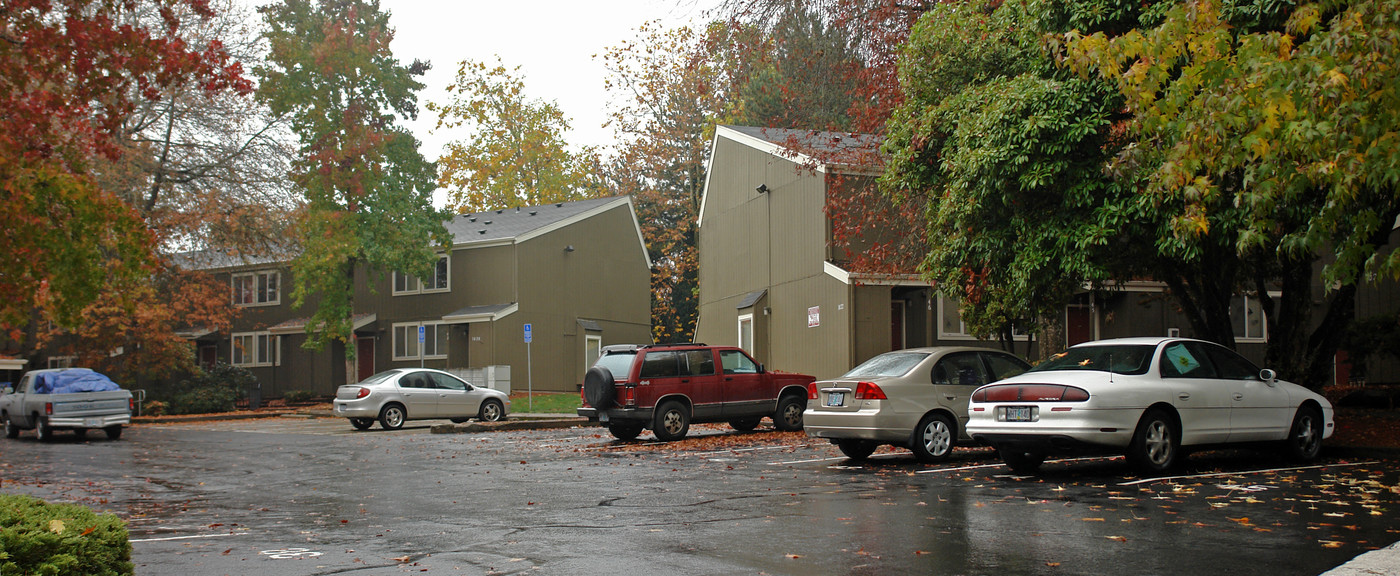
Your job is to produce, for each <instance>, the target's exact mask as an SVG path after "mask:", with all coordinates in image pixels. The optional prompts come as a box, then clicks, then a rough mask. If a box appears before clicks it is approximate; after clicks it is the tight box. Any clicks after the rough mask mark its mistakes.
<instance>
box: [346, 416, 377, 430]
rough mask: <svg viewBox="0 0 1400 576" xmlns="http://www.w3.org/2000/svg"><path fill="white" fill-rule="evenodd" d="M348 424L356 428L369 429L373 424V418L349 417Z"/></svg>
mask: <svg viewBox="0 0 1400 576" xmlns="http://www.w3.org/2000/svg"><path fill="white" fill-rule="evenodd" d="M350 425H351V426H354V427H355V429H356V430H369V427H370V426H373V425H374V419H373V418H351V419H350Z"/></svg>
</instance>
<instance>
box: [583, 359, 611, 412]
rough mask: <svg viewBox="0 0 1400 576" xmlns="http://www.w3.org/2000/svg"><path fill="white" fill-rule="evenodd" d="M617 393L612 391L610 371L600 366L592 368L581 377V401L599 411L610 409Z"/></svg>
mask: <svg viewBox="0 0 1400 576" xmlns="http://www.w3.org/2000/svg"><path fill="white" fill-rule="evenodd" d="M616 397H617V391H616V390H614V389H613V375H612V371H611V370H608V369H607V368H604V367H602V366H594V367H592V368H589V369H588V373H587V374H584V375H583V399H584V400H587V401H588V405H589V406H592V407H594V408H597V409H599V410H606V409H608V408H612V405H613V400H614V399H615V398H616Z"/></svg>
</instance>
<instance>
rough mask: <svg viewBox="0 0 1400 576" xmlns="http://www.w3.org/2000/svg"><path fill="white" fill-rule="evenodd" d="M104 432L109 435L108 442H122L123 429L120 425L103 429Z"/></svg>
mask: <svg viewBox="0 0 1400 576" xmlns="http://www.w3.org/2000/svg"><path fill="white" fill-rule="evenodd" d="M102 431H103V432H106V433H107V439H108V440H120V439H121V437H122V427H121V425H120V424H118V425H115V426H108V427H106V428H103V429H102Z"/></svg>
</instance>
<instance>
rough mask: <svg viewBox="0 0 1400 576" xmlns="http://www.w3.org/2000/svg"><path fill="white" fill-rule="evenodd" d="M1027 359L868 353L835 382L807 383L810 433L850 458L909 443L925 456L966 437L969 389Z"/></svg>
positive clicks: (940, 453)
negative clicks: (867, 356) (874, 355)
mask: <svg viewBox="0 0 1400 576" xmlns="http://www.w3.org/2000/svg"><path fill="white" fill-rule="evenodd" d="M1028 369H1030V365H1029V364H1027V363H1026V361H1024V360H1022V359H1020V358H1018V357H1016V356H1015V355H1013V354H1010V353H1008V352H1003V351H1001V350H993V349H988V348H968V347H936V348H910V349H907V350H895V351H893V352H886V353H884V354H881V355H879V356H876V357H874V358H871V359H869V360H867V361H865V362H864V363H862V364H861V365H860V366H857V367H855V368H854V369H852V370H851V371H850V372H847V373H846V374H845V375H843V376H841V377H840V378H837V379H834V380H823V381H819V382H813V383H812V384H809V385H808V386H807V410H806V412H804V413H803V422H804V426H805V429H806V431H807V435H808V436H811V437H813V438H827V439H830V440H831V442H832V443H833V444H835V445H836V446H837V447H838V448H840V449H841V452H842V453H843V454H845V455H846V456H848V457H850V458H853V459H857V460H860V459H863V458H865V457H867V456H870V454H871V453H872V452H874V451H875V449H876V448H878V447H880V446H881V445H883V444H890V445H894V446H903V447H907V448H909V449H910V450H913V452H914V456H915V457H917V458H918V459H919V460H920V461H923V462H937V461H940V460H943V459H945V458H947V457H948V455H949V454H950V453H952V451H953V447H954V446H956V445H957V444H958V443H959V442H971V438H970V437H968V436H967V434H966V432H965V431H964V427H965V426H966V425H967V404H968V400H969V398H970V397H971V395H972V391H973V390H976V389H977V387H979V386H982V385H984V384H989V383H991V382H995V381H997V380H1001V379H1003V378H1010V377H1012V376H1015V375H1017V374H1020V373H1022V372H1025V371H1026V370H1028Z"/></svg>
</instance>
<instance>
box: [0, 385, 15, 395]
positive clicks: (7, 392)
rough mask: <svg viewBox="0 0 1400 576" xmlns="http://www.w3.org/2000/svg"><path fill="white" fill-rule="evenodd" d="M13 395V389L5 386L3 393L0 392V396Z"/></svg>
mask: <svg viewBox="0 0 1400 576" xmlns="http://www.w3.org/2000/svg"><path fill="white" fill-rule="evenodd" d="M14 393H15V389H14V388H11V387H9V386H6V387H5V389H4V390H3V391H0V394H14Z"/></svg>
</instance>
